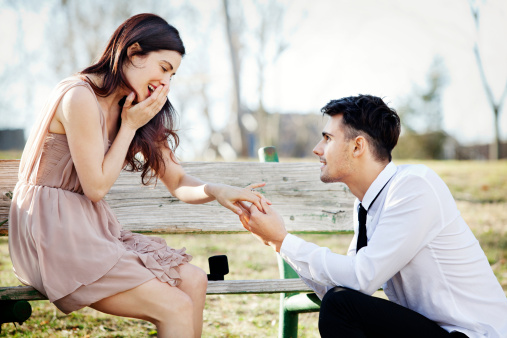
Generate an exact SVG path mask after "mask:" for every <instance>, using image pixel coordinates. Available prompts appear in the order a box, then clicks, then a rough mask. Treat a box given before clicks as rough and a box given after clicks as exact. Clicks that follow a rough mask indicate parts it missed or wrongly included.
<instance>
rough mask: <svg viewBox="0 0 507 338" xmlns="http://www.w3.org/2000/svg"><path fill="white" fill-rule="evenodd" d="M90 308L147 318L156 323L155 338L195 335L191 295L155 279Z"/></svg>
mask: <svg viewBox="0 0 507 338" xmlns="http://www.w3.org/2000/svg"><path fill="white" fill-rule="evenodd" d="M90 307H91V308H93V309H96V310H98V311H101V312H104V313H108V314H112V315H115V316H122V317H131V318H138V319H143V320H147V321H149V322H151V323H153V324H155V325H156V326H157V331H158V337H164V338H165V337H195V329H194V327H195V323H194V317H195V315H194V305H193V302H192V299H191V297H190V296H189V295H187V294H186V293H185V292H183V291H182V290H180V289H179V288H177V287H172V286H170V285H169V284H167V283H163V282H161V281H159V280H158V279H156V278H154V279H152V280H150V281H148V282H146V283H144V284H141V285H139V286H138V287H135V288H133V289H130V290H127V291H125V292H121V293H118V294H116V295H114V296H111V297H108V298H104V299H102V300H100V301H98V302H96V303H94V304H92V305H90Z"/></svg>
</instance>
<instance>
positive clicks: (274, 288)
mask: <svg viewBox="0 0 507 338" xmlns="http://www.w3.org/2000/svg"><path fill="white" fill-rule="evenodd" d="M307 291H311V290H310V288H309V287H308V286H307V285H306V284H305V283H304V282H303V281H302V280H301V279H258V280H225V281H209V282H208V289H207V291H206V293H207V294H208V295H225V294H247V293H283V292H307ZM20 299H23V300H29V301H30V300H47V298H46V297H45V296H44V295H42V294H41V293H40V292H38V291H37V290H35V289H34V288H33V287H31V286H11V287H0V300H20Z"/></svg>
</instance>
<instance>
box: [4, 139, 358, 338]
mask: <svg viewBox="0 0 507 338" xmlns="http://www.w3.org/2000/svg"><path fill="white" fill-rule="evenodd" d="M261 151H262V154H263V155H262V156H261V161H266V162H264V163H258V162H187V163H183V164H182V165H183V167H184V169H185V171H186V172H187V173H189V174H190V175H193V176H196V177H198V178H200V179H202V180H204V181H209V182H220V183H226V184H230V185H235V186H246V185H248V184H250V183H254V182H266V183H267V185H266V186H265V187H264V188H262V189H260V191H261V192H262V193H264V194H265V195H266V196H267V197H268V198H269V199H270V200H271V201H272V203H273V204H274V205H276V208H277V210H278V211H279V212H280V213H281V214H282V216H283V218H284V220H285V222H286V224H287V229H288V230H289V231H290V232H291V233H343V232H348V233H349V232H351V231H352V207H353V201H354V197H353V195H352V194H351V193H350V191H349V190H348V188H347V187H346V186H345V185H343V184H340V183H336V184H324V183H322V182H321V181H320V178H319V177H320V169H319V163H318V162H314V163H301V162H292V163H268V161H277V156H276V152H274V148H264V149H263V150H261ZM261 151H260V153H261ZM18 166H19V161H18V160H0V224H1V223H2V222H4V223H3V224H1V225H0V235H2V236H7V235H8V222H5V220H7V218H8V212H9V207H10V201H11V196H12V193H11V192H12V190H13V189H14V186H15V184H16V182H17V172H18ZM106 200H107V202H108V203H109V205H110V206H111V207H112V208H113V210H114V212H115V213H116V215H117V217H118V219H119V221H120V223H122V225H123V227H124V229H128V230H131V231H134V232H142V233H145V234H178V233H185V234H187V233H188V234H212V233H219V234H231V233H241V232H245V231H246V230H245V229H244V228H243V227H242V226H241V223H240V222H239V220H238V218H237V216H235V215H234V214H233V213H232V212H230V211H229V210H227V209H225V208H223V207H222V206H220V205H219V204H218V203H217V202H211V203H207V204H203V205H190V204H186V203H182V202H180V201H179V200H178V199H176V198H174V197H172V196H171V195H170V194H169V192H168V191H167V189H166V188H165V186H164V185H163V184H161V183H159V184H157V185H156V186H153V185H152V186H148V187H145V186H142V185H141V184H140V177H139V174H137V173H129V172H122V174H121V175H120V177H119V178H118V180H117V182H116V183H115V185H114V186H113V188H112V189H111V191H110V192H109V193H108V195H107V196H106ZM190 214H191V215H192V217H189V216H188V215H190ZM139 215H143V216H142V222H140V217H139ZM259 245H261V244H260V243H259ZM225 254H227V253H225ZM232 259H233V258H232ZM278 259H279V266H280V275H281V276H280V278H281V279H268V280H224V281H210V282H209V284H208V290H207V294H209V295H217V294H248V293H252V294H261V293H280V294H281V305H280V329H279V332H280V336H281V337H296V336H297V314H298V313H300V312H312V311H318V309H319V305H320V301H319V300H318V298H317V297H316V296H315V295H314V294H307V292H310V291H311V290H310V289H309V288H308V287H307V286H306V285H305V284H304V283H303V282H302V281H301V280H300V279H299V278H298V276H297V274H296V273H295V272H294V271H293V270H292V269H290V267H289V269H287V267H288V265H286V264H284V263H283V260H281V259H280V258H278ZM229 260H231V257H229ZM226 278H227V277H226ZM300 292H305V293H304V294H299V295H298V293H300ZM44 299H46V297H44V296H43V295H42V294H40V293H39V292H38V291H36V290H35V289H33V288H32V287H30V286H0V308H2V309H7V307H9V308H10V309H12V308H14V310H11V311H10V312H9V313H7V314H5V313H3V312H5V311H3V312H2V311H0V324H1V323H2V322H10V321H17V322H23V321H24V320H26V319H27V318H28V317H29V316H30V314H31V308H29V305H28V308H27V306H26V305H27V304H28V303H26V301H32V300H44ZM16 302H19V303H16ZM16 304H17V306H18V308H17V309H16V306H15V305H16ZM16 311H18V313H19V316H20V317H21V318H20V317H18V318H15V317H13V315H14V314H15V313H13V312H16ZM27 316H28V317H27ZM23 317H26V318H23ZM13 318H14V319H13Z"/></svg>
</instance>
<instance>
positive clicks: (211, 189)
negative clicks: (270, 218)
mask: <svg viewBox="0 0 507 338" xmlns="http://www.w3.org/2000/svg"><path fill="white" fill-rule="evenodd" d="M162 147H163V151H162V152H163V155H164V164H165V172H164V173H163V174H162V175H159V178H160V180H161V181H162V182H163V183H164V184H165V186H166V187H167V189H169V191H170V192H171V194H172V195H173V196H175V197H176V198H178V199H179V200H181V201H183V202H185V203H191V204H202V203H206V202H210V201H213V200H215V199H216V200H217V201H218V202H219V203H220V204H221V205H223V206H224V207H226V208H228V209H230V210H231V211H232V212H234V213H236V214H238V215H240V214H241V213H242V211H241V208H239V207H238V206H237V205H234V204H235V203H237V202H240V201H248V202H250V203H253V204H254V205H256V206H257V208H259V210H261V211H262V210H263V209H262V205H261V203H260V200H261V198H264V197H263V196H262V195H261V194H260V193H259V192H256V191H252V190H251V189H254V188H258V187H262V186H264V184H265V183H258V184H252V185H250V186H248V187H247V188H239V187H233V186H230V185H226V184H219V183H207V182H203V181H201V180H200V179H198V178H196V177H193V176H191V175H188V174H187V173H185V170H184V169H183V167H182V166H181V165H180V164H179V163H178V161H177V160H176V158H175V156H174V154H173V153H172V151H171V150H170V149H169V147H168V146H167V145H162Z"/></svg>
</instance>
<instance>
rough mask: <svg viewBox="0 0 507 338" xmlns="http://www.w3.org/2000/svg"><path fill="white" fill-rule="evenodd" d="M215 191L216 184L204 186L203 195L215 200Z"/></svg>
mask: <svg viewBox="0 0 507 338" xmlns="http://www.w3.org/2000/svg"><path fill="white" fill-rule="evenodd" d="M217 189H218V184H217V183H206V184H204V193H205V194H206V195H208V196H209V197H211V198H214V199H216V198H217Z"/></svg>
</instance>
